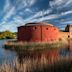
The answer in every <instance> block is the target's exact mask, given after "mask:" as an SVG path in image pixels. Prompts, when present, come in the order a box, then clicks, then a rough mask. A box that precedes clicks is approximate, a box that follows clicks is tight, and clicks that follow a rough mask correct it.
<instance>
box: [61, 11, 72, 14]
mask: <svg viewBox="0 0 72 72" xmlns="http://www.w3.org/2000/svg"><path fill="white" fill-rule="evenodd" d="M71 13H72V10H70V11H66V12H62V13H61V15H67V14H71Z"/></svg>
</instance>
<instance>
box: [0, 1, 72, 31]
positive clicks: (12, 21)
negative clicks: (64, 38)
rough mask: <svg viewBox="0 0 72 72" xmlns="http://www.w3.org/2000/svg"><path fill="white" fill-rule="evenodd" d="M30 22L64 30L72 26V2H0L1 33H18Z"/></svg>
mask: <svg viewBox="0 0 72 72" xmlns="http://www.w3.org/2000/svg"><path fill="white" fill-rule="evenodd" d="M29 22H48V23H51V24H53V25H55V26H57V27H58V28H60V29H62V30H64V28H65V27H66V25H67V24H72V0H0V31H5V30H10V31H13V32H16V31H17V27H19V26H22V25H25V24H26V23H29Z"/></svg>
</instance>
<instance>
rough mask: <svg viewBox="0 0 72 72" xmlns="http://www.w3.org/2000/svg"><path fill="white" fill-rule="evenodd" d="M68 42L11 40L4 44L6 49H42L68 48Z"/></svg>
mask: <svg viewBox="0 0 72 72" xmlns="http://www.w3.org/2000/svg"><path fill="white" fill-rule="evenodd" d="M67 45H68V44H67V43H65V42H62V41H60V42H57V43H47V42H38V43H35V42H11V41H8V42H6V43H5V44H4V48H6V49H12V50H13V49H14V50H22V51H23V50H41V49H57V48H66V47H67Z"/></svg>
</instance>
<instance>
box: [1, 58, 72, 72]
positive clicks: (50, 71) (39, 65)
mask: <svg viewBox="0 0 72 72" xmlns="http://www.w3.org/2000/svg"><path fill="white" fill-rule="evenodd" d="M49 62H50V63H49ZM0 72H72V59H69V58H65V59H62V58H59V59H56V60H53V59H50V60H49V59H47V58H45V57H42V58H41V59H30V58H26V59H24V60H23V62H22V63H19V61H18V59H16V60H15V61H14V62H13V63H11V64H2V65H0Z"/></svg>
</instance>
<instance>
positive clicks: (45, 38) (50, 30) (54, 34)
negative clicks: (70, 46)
mask: <svg viewBox="0 0 72 72" xmlns="http://www.w3.org/2000/svg"><path fill="white" fill-rule="evenodd" d="M70 32H72V26H68V25H67V27H66V28H65V31H60V30H59V29H58V28H57V27H55V26H53V25H52V24H49V23H45V22H39V23H27V24H25V25H24V26H20V27H18V41H24V42H56V41H59V40H62V39H67V38H69V37H70ZM71 34H72V33H71Z"/></svg>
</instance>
